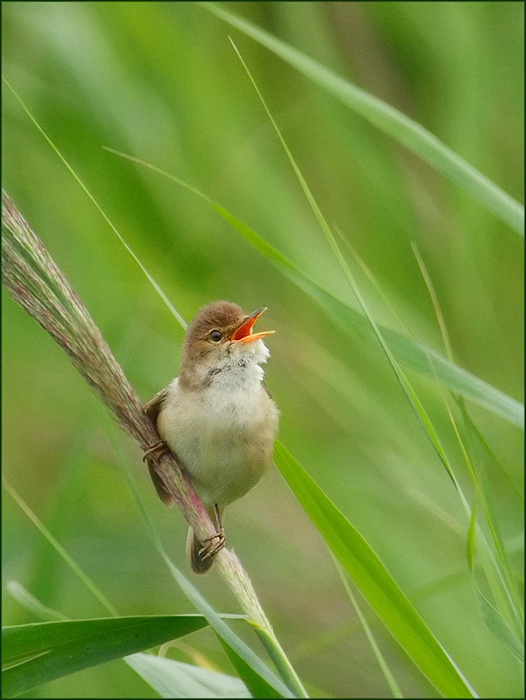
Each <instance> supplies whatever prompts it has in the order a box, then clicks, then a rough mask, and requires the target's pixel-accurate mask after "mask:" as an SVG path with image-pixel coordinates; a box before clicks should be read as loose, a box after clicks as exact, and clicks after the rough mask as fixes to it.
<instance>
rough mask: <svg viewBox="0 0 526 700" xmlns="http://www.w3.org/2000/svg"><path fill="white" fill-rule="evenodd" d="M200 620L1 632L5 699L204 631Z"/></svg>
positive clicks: (50, 625)
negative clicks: (107, 662) (81, 671)
mask: <svg viewBox="0 0 526 700" xmlns="http://www.w3.org/2000/svg"><path fill="white" fill-rule="evenodd" d="M207 625H208V622H207V621H206V619H205V618H204V617H203V616H202V615H167V616H163V615H152V616H137V617H111V618H103V619H93V620H68V621H58V622H39V623H36V624H31V625H16V626H13V627H4V628H3V630H2V686H3V697H14V696H16V695H20V694H21V693H25V692H26V691H28V690H30V689H31V688H34V687H35V686H37V685H40V684H42V683H46V682H48V681H51V680H53V679H55V678H60V677H62V676H66V675H68V674H70V673H74V672H75V671H80V670H81V669H84V668H90V667H91V666H96V665H98V664H101V663H104V662H105V661H111V660H113V659H119V658H122V657H123V656H127V655H128V654H133V653H135V652H138V651H142V650H144V649H151V648H152V647H155V646H159V645H160V644H164V643H165V642H168V641H170V640H172V639H176V638H178V637H183V636H185V635H187V634H190V633H191V632H194V631H196V630H198V629H202V628H203V627H206V626H207Z"/></svg>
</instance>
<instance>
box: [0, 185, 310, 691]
mask: <svg viewBox="0 0 526 700" xmlns="http://www.w3.org/2000/svg"><path fill="white" fill-rule="evenodd" d="M2 249H3V254H2V283H3V284H4V285H5V287H6V288H7V289H8V291H9V293H10V295H11V296H12V298H13V299H14V300H15V301H16V303H17V304H19V305H20V306H21V307H22V308H23V309H25V310H26V311H27V312H28V313H29V315H30V316H32V318H34V319H35V321H36V322H37V323H38V324H39V325H40V326H42V328H43V329H44V330H45V331H47V332H48V333H49V334H50V335H51V337H52V338H53V339H54V340H55V341H56V342H57V343H58V344H59V345H60V347H61V348H62V349H63V350H65V352H66V353H67V355H68V357H69V358H70V360H71V362H72V363H73V364H74V365H75V367H76V368H77V369H78V371H79V372H80V374H81V375H82V376H83V377H84V379H85V380H86V381H87V382H88V384H89V385H90V386H91V388H92V389H93V391H94V392H95V394H96V395H97V396H98V398H99V399H100V400H101V401H102V402H103V403H104V404H106V406H107V407H108V408H109V409H110V411H111V412H112V413H113V415H114V416H115V418H116V419H117V422H118V423H119V425H120V426H121V427H122V428H123V430H124V431H125V432H126V433H128V435H129V436H130V437H131V438H133V439H134V440H135V441H136V442H137V443H138V445H139V447H140V448H141V449H142V450H143V451H145V450H147V449H148V448H149V447H151V446H152V445H154V444H155V443H156V442H157V441H158V440H159V436H158V434H157V431H156V430H155V428H154V426H153V424H152V423H151V421H150V420H149V418H148V416H147V415H146V413H145V412H144V409H143V406H142V403H141V401H140V399H139V397H138V396H137V394H136V392H135V391H134V389H133V387H132V386H131V384H130V383H129V382H128V380H127V379H126V377H125V375H124V372H123V371H122V369H121V367H120V366H119V364H118V363H117V361H116V360H115V358H114V357H113V355H112V353H111V350H110V348H109V347H108V345H107V343H106V341H105V340H104V338H103V337H102V334H101V332H100V331H99V329H98V328H97V326H96V325H95V323H94V321H93V319H92V318H91V316H90V314H89V312H88V310H87V309H86V307H85V306H84V304H83V303H82V301H81V300H80V298H79V297H78V296H77V294H76V293H75V292H74V290H73V289H72V287H71V285H70V284H69V282H68V281H67V279H66V278H65V276H64V275H63V274H62V272H61V271H60V269H59V268H58V267H57V265H56V264H55V262H54V261H53V259H52V258H51V256H50V254H49V252H48V251H47V249H46V248H45V246H44V244H43V243H42V241H41V240H40V239H39V238H38V236H36V234H35V233H34V232H33V231H32V230H31V228H30V226H29V224H28V223H27V221H26V220H25V219H24V217H23V216H22V215H21V214H20V212H19V211H18V209H17V208H16V206H15V204H14V202H13V201H12V200H11V198H10V197H9V196H8V195H7V193H6V192H5V191H4V190H2ZM150 460H151V461H152V462H153V465H154V469H155V471H156V473H157V474H158V476H159V478H160V479H161V480H162V483H163V485H164V486H165V488H166V490H167V491H168V492H169V493H170V495H171V496H172V497H173V499H174V501H175V502H176V503H177V505H178V506H179V507H180V508H181V510H182V512H183V515H184V517H185V519H186V521H187V522H188V524H189V525H190V527H191V528H192V529H193V530H194V531H195V532H196V533H197V536H198V537H199V539H200V540H205V539H206V538H208V537H212V536H213V535H214V533H215V532H216V528H215V526H214V524H213V523H212V521H211V520H210V517H209V516H208V514H207V512H206V509H205V507H204V505H203V503H202V502H201V500H200V498H199V497H198V495H197V494H196V492H195V490H194V488H193V486H192V484H191V482H190V480H189V479H188V477H187V476H186V474H185V473H184V471H183V470H182V469H181V467H180V465H179V464H178V463H177V461H176V459H175V458H174V456H173V455H172V454H168V453H162V454H156V453H153V454H151V455H150ZM215 561H216V565H217V569H218V571H219V573H220V575H221V576H222V577H223V579H224V581H225V582H226V584H227V585H228V586H229V588H230V589H231V590H232V592H233V594H234V595H235V597H236V598H237V600H238V602H239V604H240V605H241V607H242V609H243V610H244V611H245V613H246V614H247V615H248V617H249V621H250V622H251V623H252V624H253V625H254V627H255V628H256V630H263V631H264V633H265V637H266V638H267V643H269V644H270V647H272V649H273V654H272V658H273V660H274V662H275V664H276V666H277V668H278V671H279V672H280V674H281V676H282V678H283V680H284V681H285V683H286V684H287V685H288V686H289V688H290V689H291V690H292V691H293V692H294V693H295V694H297V695H298V696H300V697H306V693H305V690H304V688H303V686H302V684H301V681H300V680H299V678H298V677H297V675H296V673H295V672H294V670H293V669H292V667H291V665H290V662H289V661H288V659H287V658H286V656H285V654H284V652H283V650H282V648H281V646H280V645H279V643H278V641H277V639H276V636H275V634H274V631H273V629H272V626H271V624H270V622H269V620H268V618H267V617H266V615H265V613H264V611H263V609H262V607H261V605H260V603H259V601H258V598H257V596H256V593H255V591H254V588H253V586H252V583H251V581H250V579H249V577H248V574H247V573H246V571H245V570H244V568H243V566H242V565H241V562H240V561H239V559H238V558H237V556H236V555H235V554H234V553H233V552H231V551H230V550H228V549H226V548H224V549H222V550H221V551H220V552H219V553H218V554H217V555H216V557H215Z"/></svg>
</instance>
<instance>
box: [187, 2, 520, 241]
mask: <svg viewBox="0 0 526 700" xmlns="http://www.w3.org/2000/svg"><path fill="white" fill-rule="evenodd" d="M199 5H200V6H201V7H204V8H205V9H206V10H208V11H209V12H212V13H213V14H215V15H216V16H217V17H219V18H220V19H222V20H224V21H225V22H228V23H229V24H230V25H232V26H234V27H236V28H237V29H239V30H240V31H242V32H243V33H244V34H246V35H248V36H250V37H251V38H252V39H254V40H255V41H257V42H259V43H260V44H262V45H263V46H265V47H266V48H267V49H269V50H270V51H272V52H273V53H275V54H276V55H277V56H279V57H280V58H282V59H283V60H284V61H286V62H287V63H289V64H290V65H291V66H293V67H294V68H296V69H297V70H299V71H300V73H303V75H305V76H307V77H308V78H309V79H310V80H312V81H313V82H315V83H316V84H317V85H319V86H320V87H321V88H323V89H324V90H326V91H327V92H329V93H331V94H332V95H334V96H335V97H336V98H338V99H339V100H340V101H341V102H343V103H344V104H346V105H347V106H348V107H350V108H351V109H353V110H354V111H355V112H357V113H358V114H360V115H361V116H362V117H364V118H365V119H367V120H368V121H369V122H371V123H372V124H374V125H375V126H377V127H378V128H379V129H381V130H382V131H384V132H385V133H386V134H389V135H390V136H392V137H393V138H394V139H395V140H396V141H398V142H399V143H401V144H402V145H404V146H406V147H407V148H409V149H410V150H411V151H413V153H416V154H417V155H419V156H420V157H421V158H423V159H424V160H425V161H427V162H428V163H429V164H430V165H431V166H433V167H434V168H435V169H436V170H438V171H439V172H441V173H443V174H444V175H446V176H447V177H449V178H450V180H452V181H453V182H454V183H455V184H457V185H459V186H460V187H462V188H463V189H464V190H465V191H466V192H467V193H468V194H470V195H471V196H472V197H474V198H475V199H476V200H477V201H478V202H480V204H482V205H483V206H484V207H486V208H487V209H488V210H489V211H491V212H493V214H495V216H497V217H498V218H499V219H501V221H504V222H505V223H507V224H508V225H509V226H511V228H513V229H515V231H517V232H518V233H520V234H522V235H524V207H523V206H521V205H520V204H519V202H517V201H516V200H515V199H513V197H510V195H509V194H507V193H506V192H504V190H502V189H501V188H500V187H498V185H496V184H495V183H494V182H492V181H491V180H490V179H489V178H487V177H486V176H485V175H483V174H482V173H481V172H479V171H478V170H477V169H476V168H474V167H473V166H472V165H470V164H469V163H468V162H467V161H465V160H464V159H463V158H461V157H460V156H459V155H458V154H457V153H455V152H454V151H453V150H452V149H451V148H449V147H448V146H446V145H445V144H443V143H442V142H441V141H440V140H439V139H438V138H437V137H436V136H434V135H433V134H432V133H431V132H430V131H428V130H427V129H425V128H424V127H423V126H421V125H420V124H418V123H417V122H415V121H413V120H412V119H409V117H407V116H406V115H405V114H403V113H402V112H399V111H398V110H397V109H395V108H394V107H391V105H388V104H387V103H385V102H383V100H380V99H378V98H377V97H375V96H374V95H371V94H370V93H368V92H366V91H365V90H362V89H361V88H359V87H357V86H356V85H353V83H351V82H350V81H348V80H345V79H344V78H342V77H341V76H339V75H337V74H336V73H334V72H333V71H332V70H330V69H328V68H326V67H325V66H323V65H321V64H320V63H318V62H317V61H315V60H313V59H312V58H309V56H306V55H305V54H303V53H302V52H301V51H298V50H297V49H295V48H294V47H292V46H290V45H289V44H287V43H285V42H284V41H281V40H280V39H278V38H277V37H275V36H273V35H272V34H269V33H268V32H266V31H264V30H263V29H260V28H259V27H258V26H256V25H255V24H252V22H248V21H247V20H245V19H243V18H242V17H239V16H238V15H236V14H234V13H233V12H230V11H229V10H226V9H225V8H224V7H221V6H219V5H216V4H215V3H210V2H201V3H199Z"/></svg>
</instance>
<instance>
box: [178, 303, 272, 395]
mask: <svg viewBox="0 0 526 700" xmlns="http://www.w3.org/2000/svg"><path fill="white" fill-rule="evenodd" d="M263 311H265V308H262V309H258V310H257V311H254V313H252V314H249V315H247V314H245V313H244V312H243V310H242V309H241V307H239V306H238V305H237V304H232V303H230V302H228V301H216V302H214V303H213V304H208V305H207V306H203V307H202V308H201V309H199V311H198V312H197V314H196V315H195V317H194V318H193V320H192V322H191V323H190V325H189V326H188V328H187V329H186V334H185V338H184V343H183V352H182V357H181V371H180V373H179V381H180V383H181V385H182V386H185V387H186V388H198V387H200V386H203V384H204V385H207V384H208V383H210V381H212V379H213V377H215V376H217V375H218V374H219V373H221V372H223V371H224V370H228V369H232V368H237V367H243V366H245V367H246V366H248V365H249V364H255V365H258V364H260V363H261V362H265V361H266V358H267V357H268V350H267V348H266V347H265V346H264V345H263V343H260V342H258V341H260V340H261V339H262V338H264V337H265V336H267V335H270V334H271V333H274V331H263V332H260V333H253V332H252V328H253V326H254V324H255V322H256V320H257V319H258V318H259V316H260V315H261V314H262V313H263Z"/></svg>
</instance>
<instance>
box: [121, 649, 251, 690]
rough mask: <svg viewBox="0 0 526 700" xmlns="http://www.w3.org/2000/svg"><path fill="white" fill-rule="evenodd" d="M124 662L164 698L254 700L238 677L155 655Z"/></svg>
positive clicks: (137, 656)
mask: <svg viewBox="0 0 526 700" xmlns="http://www.w3.org/2000/svg"><path fill="white" fill-rule="evenodd" d="M124 661H126V663H127V664H128V666H130V667H131V668H133V670H134V671H136V672H137V673H138V674H139V675H140V676H141V678H142V679H143V680H144V681H146V683H148V685H150V686H151V687H152V688H153V689H154V690H155V691H157V692H158V693H159V695H160V696H161V697H162V698H251V697H254V696H253V695H251V694H250V693H249V691H248V690H247V687H246V686H245V684H244V683H243V682H242V681H240V680H239V678H236V677H235V676H228V675H226V674H225V673H218V672H217V671H209V670H208V669H206V668H199V666H193V665H191V664H185V663H183V662H181V661H174V660H173V659H164V658H162V657H161V656H153V655H152V654H133V655H132V656H127V657H126V658H125V659H124Z"/></svg>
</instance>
